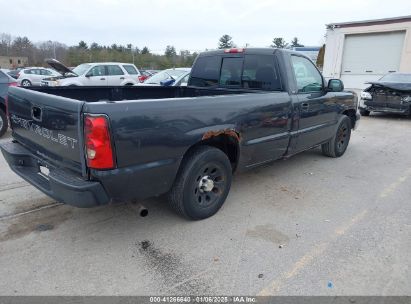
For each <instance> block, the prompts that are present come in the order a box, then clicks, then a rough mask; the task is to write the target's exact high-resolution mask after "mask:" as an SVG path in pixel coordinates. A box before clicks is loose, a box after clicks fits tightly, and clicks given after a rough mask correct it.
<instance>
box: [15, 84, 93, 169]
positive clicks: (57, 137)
mask: <svg viewBox="0 0 411 304" xmlns="http://www.w3.org/2000/svg"><path fill="white" fill-rule="evenodd" d="M83 104H84V101H79V100H75V99H70V98H65V97H60V96H56V95H50V94H45V93H40V92H36V91H33V90H29V89H23V88H10V90H9V98H8V113H9V118H10V124H11V127H12V129H13V137H14V138H15V139H16V140H17V141H18V142H20V143H21V144H22V145H24V146H25V147H26V148H27V149H29V150H31V151H32V152H33V153H34V154H35V155H37V156H38V157H39V158H40V159H42V160H44V161H45V162H47V163H50V164H51V165H54V166H57V167H59V168H63V169H64V168H66V169H70V170H73V171H76V172H79V173H82V174H83V175H84V174H85V160H84V157H83V155H84V154H83V144H82V135H81V134H82V131H81V130H82V127H81V126H82V122H81V109H82V106H83Z"/></svg>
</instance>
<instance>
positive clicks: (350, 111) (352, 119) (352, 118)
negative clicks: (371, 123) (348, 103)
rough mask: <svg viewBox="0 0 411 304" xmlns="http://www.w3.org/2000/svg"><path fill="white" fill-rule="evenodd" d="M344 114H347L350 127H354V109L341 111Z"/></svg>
mask: <svg viewBox="0 0 411 304" xmlns="http://www.w3.org/2000/svg"><path fill="white" fill-rule="evenodd" d="M343 114H344V115H346V116H348V117H349V118H350V120H351V129H352V128H354V126H355V122H356V112H355V110H353V109H351V110H346V111H344V112H343Z"/></svg>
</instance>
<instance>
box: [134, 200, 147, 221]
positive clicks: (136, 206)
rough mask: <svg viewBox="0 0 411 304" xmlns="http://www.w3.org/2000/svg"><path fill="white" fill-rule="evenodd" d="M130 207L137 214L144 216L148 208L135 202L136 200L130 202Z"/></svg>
mask: <svg viewBox="0 0 411 304" xmlns="http://www.w3.org/2000/svg"><path fill="white" fill-rule="evenodd" d="M130 205H131V208H133V209H134V210H135V211H137V213H138V215H140V216H141V217H146V216H147V215H148V209H147V208H146V207H144V206H143V205H141V204H139V203H136V202H131V204H130Z"/></svg>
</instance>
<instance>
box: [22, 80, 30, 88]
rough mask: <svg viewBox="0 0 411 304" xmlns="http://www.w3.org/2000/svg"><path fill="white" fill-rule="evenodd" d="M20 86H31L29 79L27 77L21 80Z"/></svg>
mask: <svg viewBox="0 0 411 304" xmlns="http://www.w3.org/2000/svg"><path fill="white" fill-rule="evenodd" d="M21 86H22V87H31V81H30V80H28V79H24V80H22V81H21Z"/></svg>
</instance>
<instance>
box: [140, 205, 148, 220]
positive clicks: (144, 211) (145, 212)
mask: <svg viewBox="0 0 411 304" xmlns="http://www.w3.org/2000/svg"><path fill="white" fill-rule="evenodd" d="M138 214H139V215H140V216H141V217H146V216H147V215H148V209H147V208H146V207H144V206H143V205H140V207H139V208H138Z"/></svg>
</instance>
